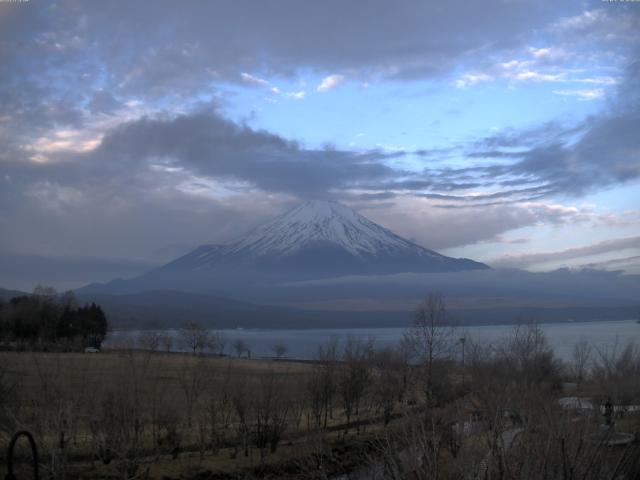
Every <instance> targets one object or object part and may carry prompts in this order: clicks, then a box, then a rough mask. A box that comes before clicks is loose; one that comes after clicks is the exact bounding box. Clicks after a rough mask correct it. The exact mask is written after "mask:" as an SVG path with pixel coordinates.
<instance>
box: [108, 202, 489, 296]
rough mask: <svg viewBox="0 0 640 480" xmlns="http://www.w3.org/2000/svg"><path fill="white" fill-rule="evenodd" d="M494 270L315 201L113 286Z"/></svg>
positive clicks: (202, 286) (200, 286) (200, 285)
mask: <svg viewBox="0 0 640 480" xmlns="http://www.w3.org/2000/svg"><path fill="white" fill-rule="evenodd" d="M488 268H489V267H488V266H487V265H485V264H483V263H479V262H475V261H473V260H469V259H466V258H451V257H447V256H444V255H441V254H439V253H437V252H434V251H433V250H429V249H426V248H424V247H421V246H420V245H417V244H415V243H413V242H410V241H409V240H406V239H404V238H402V237H400V236H398V235H396V234H395V233H393V232H391V231H390V230H388V229H386V228H384V227H382V226H380V225H378V224H376V223H374V222H372V221H371V220H369V219H367V218H365V217H363V216H362V215H360V214H358V213H357V212H355V211H354V210H352V209H350V208H348V207H346V206H345V205H342V204H340V203H337V202H331V201H319V200H313V201H308V202H305V203H303V204H301V205H299V206H297V207H296V208H294V209H292V210H290V211H289V212H287V213H285V214H283V215H281V216H279V217H276V218H275V219H273V220H271V221H269V222H267V223H265V224H263V225H260V226H258V227H257V228H255V229H254V230H252V231H251V232H249V233H248V234H247V235H246V236H245V237H243V238H240V239H239V240H237V241H235V242H233V243H229V244H226V245H202V246H200V247H198V248H196V249H195V250H194V251H192V252H190V253H188V254H186V255H184V256H182V257H180V258H178V259H176V260H174V261H172V262H170V263H168V264H167V265H164V266H162V267H160V268H157V269H155V270H152V271H150V272H148V273H146V274H144V275H142V276H140V277H138V278H135V279H132V280H118V281H115V282H111V284H110V285H111V286H115V285H116V284H117V285H119V286H120V287H124V286H125V284H126V287H127V288H125V291H140V290H147V289H156V288H170V289H177V290H180V289H187V290H196V291H203V290H208V289H209V287H214V286H215V285H220V284H221V283H224V284H229V283H236V284H245V285H247V284H251V283H256V282H264V281H269V282H271V281H278V282H286V281H296V280H310V279H319V278H328V277H339V276H345V275H385V274H394V273H407V272H412V273H428V272H459V271H465V270H481V269H488ZM108 285H109V284H108ZM108 285H107V286H108ZM117 290H121V288H118V289H117Z"/></svg>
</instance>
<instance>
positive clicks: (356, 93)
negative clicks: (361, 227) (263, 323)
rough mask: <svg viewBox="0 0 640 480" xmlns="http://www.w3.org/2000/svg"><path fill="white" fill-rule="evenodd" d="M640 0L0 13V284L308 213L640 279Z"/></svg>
mask: <svg viewBox="0 0 640 480" xmlns="http://www.w3.org/2000/svg"><path fill="white" fill-rule="evenodd" d="M639 32H640V2H633V1H585V2H582V1H581V2H573V1H566V2H539V1H527V0H485V1H482V2H468V1H458V0H453V1H449V2H432V1H423V0H419V1H418V0H416V1H394V2H388V1H377V0H368V1H366V2H365V1H359V0H356V1H352V2H344V1H339V0H335V1H331V0H325V1H322V2H299V1H289V0H278V1H267V0H265V1H260V2H256V1H243V0H233V1H222V0H220V1H215V2H204V1H203V2H197V1H187V2H175V1H172V2H164V1H161V0H153V1H145V0H140V1H136V2H126V3H125V2H119V1H117V2H93V1H88V2H79V1H62V2H60V1H51V2H44V1H37V0H29V1H21V2H6V1H0V145H1V146H2V148H1V149H0V286H3V287H13V288H26V287H27V286H28V285H30V284H35V283H38V282H40V281H46V282H49V283H55V285H56V286H59V287H64V288H70V287H76V286H81V285H83V284H85V283H88V282H91V281H104V280H109V279H112V278H115V277H127V276H131V275H135V274H138V273H141V272H143V271H145V270H147V269H148V268H151V267H152V266H154V265H160V264H162V263H164V262H166V261H169V260H171V259H173V258H175V257H177V256H179V255H181V254H184V253H186V252H188V251H189V250H190V249H192V248H194V247H196V246H198V245H201V244H206V243H224V242H228V241H231V240H234V239H236V238H238V237H239V236H242V235H243V234H245V233H246V232H247V231H249V230H250V229H251V228H253V227H255V226H256V225H258V224H260V223H261V222H263V221H266V220H268V219H270V218H272V217H273V216H275V215H278V214H280V213H282V212H284V211H286V210H287V209H289V208H292V207H294V206H295V205H297V204H298V203H299V202H301V201H303V200H307V199H331V200H336V201H339V202H342V203H344V204H346V205H348V206H350V207H352V208H354V209H356V210H357V211H358V212H359V213H361V214H363V215H365V216H367V217H368V218H370V219H371V220H373V221H375V222H377V223H379V224H381V225H383V226H385V227H387V228H390V229H391V230H393V231H394V232H396V233H398V234H400V235H402V236H404V237H406V238H409V239H411V240H413V241H415V242H417V243H419V244H420V245H423V246H425V247H427V248H431V249H434V250H437V251H439V252H441V253H443V254H446V255H451V256H456V257H469V258H473V259H475V260H478V261H482V262H485V263H488V264H489V265H491V266H492V267H495V268H521V269H525V270H530V271H551V270H554V269H558V268H564V267H569V268H575V269H580V268H592V269H605V270H616V271H621V272H623V273H640V82H639V81H638V79H639V78H640V33H639Z"/></svg>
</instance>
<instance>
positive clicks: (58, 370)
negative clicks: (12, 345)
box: [0, 296, 640, 480]
mask: <svg viewBox="0 0 640 480" xmlns="http://www.w3.org/2000/svg"><path fill="white" fill-rule="evenodd" d="M462 335H463V334H462V333H460V332H459V331H457V330H456V329H455V328H454V327H453V326H452V324H451V322H450V319H448V317H447V312H446V307H445V304H444V299H442V298H441V297H439V296H430V297H428V298H427V299H426V300H425V302H424V303H423V304H421V305H420V306H419V308H418V309H417V312H416V318H415V323H414V325H413V327H412V328H410V329H408V330H407V332H406V335H405V338H404V339H403V341H402V342H400V344H398V345H396V346H395V347H393V348H390V347H385V348H377V347H376V344H375V340H374V339H369V340H362V339H358V338H347V339H341V340H340V341H338V340H337V339H336V340H333V341H330V342H327V343H325V344H323V345H321V346H320V347H319V348H318V352H317V354H316V358H315V359H314V361H308V362H302V361H292V360H287V359H285V358H283V355H284V353H283V352H286V346H285V345H281V344H278V345H277V348H276V347H275V346H274V353H275V357H274V359H273V360H255V359H250V358H247V357H248V356H249V355H248V353H247V352H248V349H249V347H248V346H247V345H231V346H229V347H228V350H229V351H230V352H232V354H231V355H229V356H225V355H224V354H223V352H224V350H225V344H224V339H222V338H221V337H220V336H218V335H212V334H211V333H210V332H207V331H205V330H203V329H201V328H199V327H198V326H197V325H194V324H187V325H185V327H184V328H183V329H182V330H181V332H180V335H179V336H178V338H176V339H175V341H179V342H182V344H183V345H182V347H183V348H184V349H185V350H188V352H189V353H184V354H176V353H170V352H167V350H171V348H170V347H169V348H166V345H165V342H166V339H164V338H163V337H162V336H161V335H159V334H156V333H154V332H144V333H142V334H141V335H140V338H139V339H138V344H137V345H136V348H133V346H132V348H128V349H120V350H114V351H107V352H103V353H100V354H85V353H78V352H69V353H58V352H56V353H53V352H42V351H40V352H5V353H2V354H0V435H1V437H0V441H1V442H2V443H3V444H6V443H7V442H8V440H9V436H10V435H11V434H12V433H13V432H14V431H16V430H19V429H28V430H30V431H32V432H33V433H34V434H35V436H36V439H37V441H38V445H39V448H40V462H41V469H42V471H43V473H44V475H45V476H46V477H47V478H80V477H83V478H87V477H92V478H120V479H135V478H178V477H179V478H205V477H207V478H218V479H222V478H228V479H240V478H246V479H250V478H300V479H303V478H305V479H306V478H312V479H329V478H350V479H351V478H353V479H365V478H366V479H370V478H371V479H387V478H390V479H440V478H442V479H460V480H462V479H514V480H515V479H525V480H526V479H531V480H533V479H541V478H548V479H589V480H591V479H593V480H595V479H631V478H638V476H639V475H640V464H639V462H640V455H639V453H640V451H639V450H638V447H637V446H636V443H635V442H634V441H631V439H633V436H632V435H633V434H635V433H636V432H637V431H638V430H640V421H638V420H640V418H638V417H636V413H635V412H636V407H634V405H640V349H638V348H637V347H636V346H634V345H633V344H630V345H627V346H623V347H620V348H614V349H610V350H608V351H598V350H595V349H593V347H591V346H589V345H586V344H578V345H577V346H576V351H575V354H574V358H573V360H572V361H571V362H568V363H563V362H561V361H559V360H558V359H557V358H556V357H555V356H554V354H553V351H552V350H551V349H550V347H549V345H548V343H547V341H546V339H545V337H544V334H543V332H542V331H541V330H540V328H538V327H537V326H536V325H524V326H521V327H516V328H514V330H513V332H512V333H511V335H510V336H509V337H508V338H505V340H504V341H503V342H501V343H500V344H497V345H491V346H489V345H481V344H476V343H474V342H472V341H471V339H465V338H464V336H462ZM187 346H188V348H187ZM205 352H209V354H205ZM463 352H464V354H463ZM463 355H464V356H463ZM463 358H464V361H463ZM565 390H569V391H570V393H566V392H565ZM562 397H569V398H563V399H562V400H561V398H562ZM601 405H602V408H601ZM616 444H621V445H620V446H616ZM2 454H4V452H3V453H2ZM2 460H3V461H2V462H1V463H0V464H2V465H5V464H6V461H5V460H6V459H4V458H3V459H2ZM22 468H26V467H24V466H23V467H22ZM25 472H26V470H25ZM2 474H4V472H2Z"/></svg>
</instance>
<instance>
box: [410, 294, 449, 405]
mask: <svg viewBox="0 0 640 480" xmlns="http://www.w3.org/2000/svg"><path fill="white" fill-rule="evenodd" d="M454 334H455V329H454V325H453V323H452V321H451V319H450V318H449V315H448V314H447V308H446V304H445V300H444V297H443V296H442V295H441V294H439V293H431V294H429V295H428V296H427V297H426V298H425V299H424V300H423V301H422V302H421V303H420V304H419V305H418V307H417V308H416V311H415V316H414V321H413V325H412V326H411V327H410V328H409V329H408V331H407V332H406V333H405V342H406V344H407V345H408V346H409V347H410V348H411V350H412V352H413V354H414V356H415V357H416V358H417V360H418V361H419V362H421V363H422V364H423V365H424V366H425V369H426V379H425V381H426V386H425V393H426V395H427V401H428V402H432V401H433V376H434V375H433V374H434V372H433V369H434V363H435V362H436V361H437V360H442V359H445V358H448V357H449V356H450V354H451V348H452V344H453V341H454Z"/></svg>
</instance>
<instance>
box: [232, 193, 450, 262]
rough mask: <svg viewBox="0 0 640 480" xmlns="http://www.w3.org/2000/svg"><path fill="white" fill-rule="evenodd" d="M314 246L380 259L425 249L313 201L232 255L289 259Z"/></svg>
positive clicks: (329, 203)
mask: <svg viewBox="0 0 640 480" xmlns="http://www.w3.org/2000/svg"><path fill="white" fill-rule="evenodd" d="M313 244H332V245H334V246H339V247H341V248H343V249H344V250H346V251H347V252H349V253H351V254H352V255H357V256H361V255H377V254H378V253H381V252H385V253H388V252H390V251H394V250H405V249H411V250H414V251H415V250H421V251H422V253H423V254H425V253H426V254H429V255H433V256H439V255H438V254H436V253H435V252H431V251H429V250H426V249H423V248H422V247H419V246H418V245H415V244H413V243H411V242H409V241H407V240H404V239H403V238H401V237H399V236H397V235H396V234H394V233H393V232H391V231H389V230H387V229H386V228H383V227H381V226H379V225H377V224H375V223H373V222H372V221H370V220H368V219H366V218H365V217H363V216H362V215H359V214H358V213H356V212H355V211H354V210H352V209H350V208H349V207H346V206H345V205H342V204H340V203H337V202H332V201H321V200H311V201H307V202H305V203H303V204H301V205H299V206H298V207H296V208H294V209H293V210H290V211H289V212H287V213H285V214H283V215H281V216H279V217H277V218H275V219H274V220H272V221H270V222H267V223H265V224H263V225H261V226H259V227H258V228H256V229H255V230H253V231H252V232H251V233H249V235H248V236H247V237H245V238H243V239H242V240H240V241H239V242H237V243H234V244H232V245H230V246H229V247H230V253H240V252H243V253H249V252H250V254H251V255H252V256H261V255H276V256H281V255H287V254H290V253H293V252H295V251H297V250H299V249H301V248H303V247H305V246H309V245H313Z"/></svg>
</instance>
